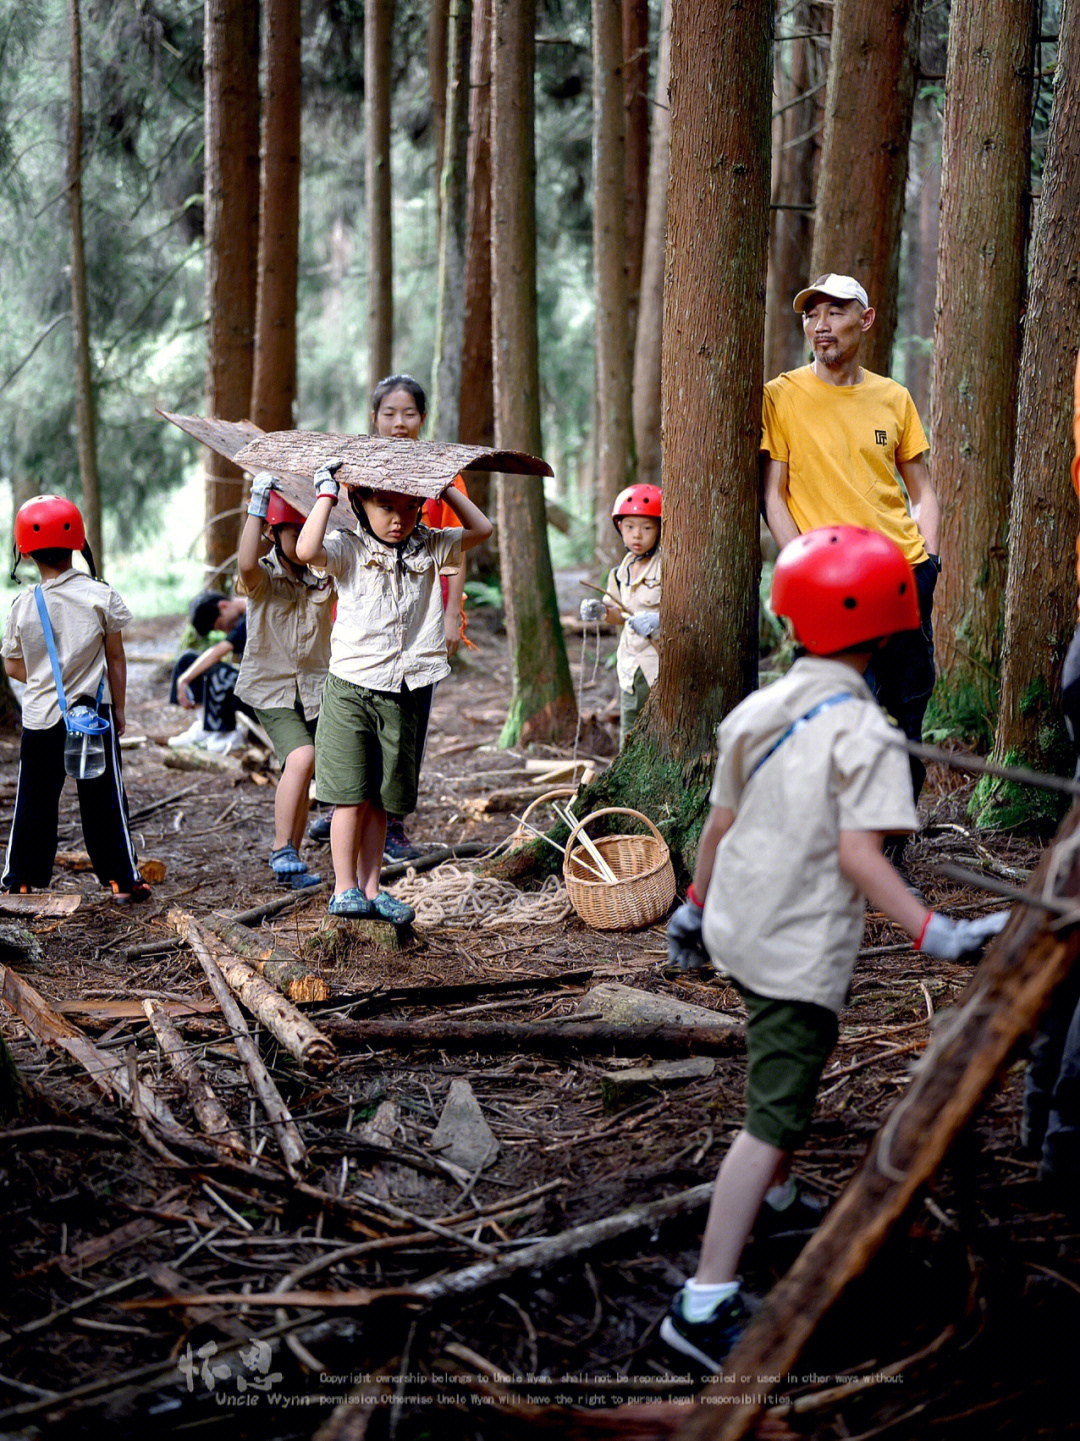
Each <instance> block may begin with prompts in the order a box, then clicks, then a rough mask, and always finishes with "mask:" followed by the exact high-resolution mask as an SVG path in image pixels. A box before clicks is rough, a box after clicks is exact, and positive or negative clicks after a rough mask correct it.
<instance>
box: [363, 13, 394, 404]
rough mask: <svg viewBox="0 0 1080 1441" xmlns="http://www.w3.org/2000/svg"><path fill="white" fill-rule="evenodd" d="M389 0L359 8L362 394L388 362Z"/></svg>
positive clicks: (391, 308) (391, 305)
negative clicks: (364, 307) (364, 308)
mask: <svg viewBox="0 0 1080 1441" xmlns="http://www.w3.org/2000/svg"><path fill="white" fill-rule="evenodd" d="M392 14H393V11H392V8H391V5H390V0H367V3H366V4H365V6H364V127H365V132H366V134H365V151H364V154H365V165H364V183H365V188H366V190H367V224H368V382H369V383H368V392H369V394H370V392H371V391H373V390H374V389H375V387H376V385H377V384H378V383H379V381H380V380H381V379H382V378H383V376H384V375H387V374H389V372H390V371H391V370H392V369H393V364H394V359H393V356H394V272H393V233H392V228H391V218H390V62H391V57H392V51H391V17H392Z"/></svg>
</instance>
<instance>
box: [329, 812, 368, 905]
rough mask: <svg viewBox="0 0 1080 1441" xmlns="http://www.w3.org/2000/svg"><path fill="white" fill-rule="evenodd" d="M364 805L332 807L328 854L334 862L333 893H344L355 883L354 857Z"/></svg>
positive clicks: (358, 843)
mask: <svg viewBox="0 0 1080 1441" xmlns="http://www.w3.org/2000/svg"><path fill="white" fill-rule="evenodd" d="M366 809H367V807H366V806H365V805H357V806H342V805H338V806H335V807H334V814H333V816H332V817H331V820H330V856H331V859H332V860H333V863H334V894H335V895H336V896H341V895H344V893H345V892H346V891H350V890H352V889H353V888H354V887H355V885H356V858H357V856H358V855H359V853H360V828H361V822H362V818H363V812H364V811H365V810H366Z"/></svg>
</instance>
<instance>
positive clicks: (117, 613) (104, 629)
mask: <svg viewBox="0 0 1080 1441" xmlns="http://www.w3.org/2000/svg"><path fill="white" fill-rule="evenodd" d="M41 590H42V594H43V595H44V597H45V608H46V609H47V610H48V612H49V620H50V621H51V622H52V628H53V635H54V636H55V638H56V655H57V659H58V660H59V662H60V675H61V677H62V678H63V682H64V691H65V693H66V695H67V703H68V706H69V707H70V706H73V705H75V703H76V701H77V699H78V698H79V697H89V698H90V699H91V700H94V699H95V698H96V696H97V690H98V686H99V685H100V684H101V681H102V677H104V680H105V688H104V690H103V692H102V702H103V703H105V704H109V703H111V701H112V696H111V695H110V693H109V678H108V675H107V674H106V671H105V637H106V636H107V635H113V634H114V633H115V632H116V631H121V630H123V628H124V626H125V625H127V623H128V621H130V619H131V611H129V610H128V608H127V606H126V605H125V604H124V602H123V601H122V600H121V599H120V597H119V595H117V593H116V591H115V590H113V588H112V586H111V585H108V584H107V583H106V582H105V581H103V580H93V579H91V577H90V576H88V575H87V574H86V572H85V571H81V570H74V569H72V570H65V571H64V573H63V575H58V576H55V577H54V578H53V579H52V580H43V581H42V582H41ZM0 652H2V654H3V656H4V658H5V660H6V659H8V658H9V657H16V656H21V657H22V661H23V664H24V665H25V666H26V691H25V693H24V694H23V700H22V723H23V725H24V726H25V727H26V729H28V730H48V728H49V727H50V726H54V725H55V724H56V723H57V721H59V720H60V719H61V714H60V702H59V700H58V699H57V695H56V681H55V680H54V678H53V669H52V664H51V662H50V660H49V652H48V650H47V649H46V646H45V632H44V630H43V629H42V625H41V617H40V615H38V609H37V605H36V603H35V601H34V592H33V590H26V591H23V592H22V593H21V594H20V595H17V596H16V597H15V599H14V600H13V601H12V603H11V609H10V610H9V611H8V618H7V625H6V626H5V627H4V639H3V643H2V645H0Z"/></svg>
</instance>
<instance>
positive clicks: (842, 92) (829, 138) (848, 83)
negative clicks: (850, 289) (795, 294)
mask: <svg viewBox="0 0 1080 1441" xmlns="http://www.w3.org/2000/svg"><path fill="white" fill-rule="evenodd" d="M919 16H920V6H919V5H918V4H916V0H891V3H889V4H883V3H882V0H842V3H840V4H838V5H837V6H836V9H835V20H834V23H833V35H832V50H831V55H830V61H829V83H828V89H827V92H826V99H825V111H826V114H825V139H824V146H823V150H822V159H821V178H820V181H819V183H818V193H817V210H816V214H815V223H814V250H813V258H812V260H811V264H810V270H811V272H812V274H813V275H814V276H816V275H821V274H824V273H826V272H829V271H832V272H837V273H839V274H842V275H854V276H855V277H856V279H857V280H860V281H861V282H862V284H863V285H864V286H865V288H866V291H867V293H868V295H869V296H870V304H871V305H872V306H873V307H874V309H875V310H876V311H877V319H876V321H875V322H874V326H873V329H872V330H871V331H870V333H869V335H868V336H867V338H866V340H865V341H864V342H863V356H864V361H865V365H866V368H867V370H871V371H874V372H876V373H878V374H881V375H887V374H888V373H889V367H890V364H891V360H892V345H893V336H894V334H895V332H896V306H897V279H898V272H899V265H900V232H901V227H902V222H903V214H904V187H905V184H906V181H907V167H908V143H909V141H910V139H911V112H912V105H913V103H914V98H915V77H916V73H917V71H918V57H919Z"/></svg>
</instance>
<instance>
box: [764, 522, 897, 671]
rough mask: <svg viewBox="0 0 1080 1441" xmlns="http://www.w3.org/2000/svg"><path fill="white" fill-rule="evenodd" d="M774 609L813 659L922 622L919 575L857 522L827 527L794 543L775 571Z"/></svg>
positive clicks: (885, 540)
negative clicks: (916, 575)
mask: <svg viewBox="0 0 1080 1441" xmlns="http://www.w3.org/2000/svg"><path fill="white" fill-rule="evenodd" d="M772 608H773V610H774V611H775V612H776V614H777V615H782V616H786V617H787V618H788V620H790V621H791V624H792V628H793V629H794V631H795V638H796V639H797V640H798V641H799V642H800V644H802V645H804V646H805V647H806V649H807V650H808V651H811V652H813V654H814V655H832V654H833V653H834V652H835V651H839V650H852V649H854V648H855V647H856V646H859V645H861V644H863V642H866V641H873V640H877V639H878V638H879V637H881V636H888V635H893V634H894V633H895V632H896V631H900V630H916V629H917V628H918V626H919V624H920V620H919V598H918V593H917V591H916V588H915V576H914V574H913V573H912V569H911V566H910V565H909V564H908V562H907V560H906V559H905V558H904V553H903V551H902V550H901V549H900V547H899V546H898V545H897V544H896V542H895V541H892V540H890V539H889V538H888V536H884V535H880V534H879V533H878V532H877V531H875V530H863V529H862V528H861V527H860V526H857V525H828V526H822V527H821V529H819V530H808V531H807V532H806V534H805V535H800V536H797V537H796V538H795V540H793V541H789V543H788V544H787V545H785V546H784V548H783V550H782V551H781V552H780V555H779V556H778V557H777V561H776V569H775V570H774V571H773V583H772Z"/></svg>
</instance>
